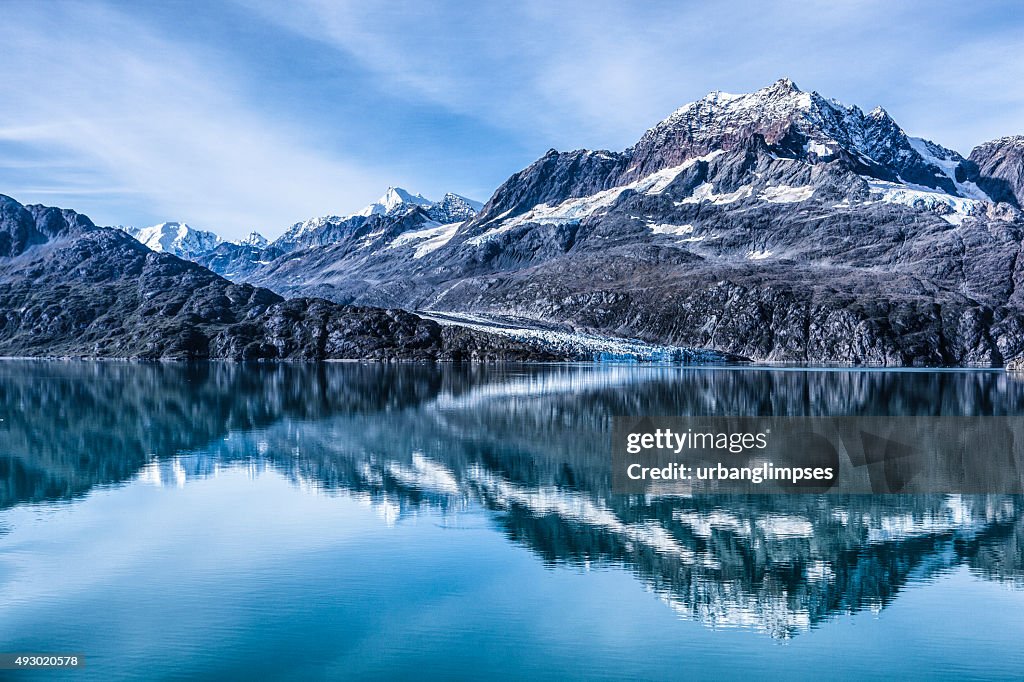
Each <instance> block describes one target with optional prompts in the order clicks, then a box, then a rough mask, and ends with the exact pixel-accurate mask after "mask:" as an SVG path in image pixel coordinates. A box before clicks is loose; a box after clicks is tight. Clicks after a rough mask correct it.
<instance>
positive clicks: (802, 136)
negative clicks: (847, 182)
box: [626, 78, 976, 197]
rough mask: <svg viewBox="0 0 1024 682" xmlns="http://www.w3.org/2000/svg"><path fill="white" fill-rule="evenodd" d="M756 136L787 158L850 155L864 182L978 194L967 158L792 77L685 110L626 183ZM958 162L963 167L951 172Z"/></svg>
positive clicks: (649, 136)
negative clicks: (926, 149) (925, 148)
mask: <svg viewBox="0 0 1024 682" xmlns="http://www.w3.org/2000/svg"><path fill="white" fill-rule="evenodd" d="M755 136H760V137H761V138H763V139H764V141H765V143H766V144H767V145H769V146H771V147H773V148H774V149H775V151H776V152H777V153H779V154H780V155H783V156H788V157H795V158H800V159H804V160H807V159H808V158H809V157H810V155H811V154H814V157H813V158H811V159H810V160H812V161H813V160H817V161H819V162H820V161H831V160H834V159H836V158H838V156H839V155H841V153H845V158H846V159H847V162H849V163H852V164H855V165H859V166H860V168H859V169H858V172H860V173H862V174H864V175H869V176H873V177H877V178H878V179H881V180H886V181H892V182H908V183H913V184H917V185H921V186H925V187H929V188H932V189H938V190H942V191H944V192H949V193H951V194H959V195H961V196H971V197H973V196H975V195H976V193H975V192H974V190H973V189H971V188H964V187H962V186H961V185H962V182H961V181H962V179H963V178H964V177H965V170H964V169H963V168H961V169H960V171H959V175H958V174H957V173H958V171H956V167H957V166H958V165H959V164H960V163H961V162H963V160H964V159H963V158H962V157H960V156H959V155H956V158H955V159H954V158H953V156H952V155H954V154H955V152H949V150H946V152H949V153H948V154H946V153H942V154H939V155H935V154H928V153H923V152H922V148H921V147H920V145H917V146H915V144H914V143H913V142H912V141H911V138H910V137H909V136H908V135H907V134H906V132H904V130H903V129H902V128H901V127H900V126H899V124H897V123H896V121H894V120H893V118H892V117H891V116H890V115H889V113H888V112H887V111H886V110H885V109H883V108H882V107H876V108H874V109H872V110H871V111H870V112H869V113H867V114H865V113H864V112H863V111H862V110H861V109H860V108H859V107H856V106H848V105H845V104H843V103H841V102H839V101H837V100H834V99H829V98H826V97H823V96H822V95H820V94H818V93H817V92H805V91H802V90H800V89H799V88H798V87H797V85H796V83H794V82H793V81H792V80H790V79H788V78H783V79H780V80H778V81H776V82H775V83H773V84H772V85H770V86H768V87H766V88H762V89H760V90H757V91H755V92H752V93H748V94H742V95H733V94H727V93H722V92H712V93H709V94H708V95H706V96H705V97H703V98H701V99H699V100H697V101H696V102H692V103H690V104H687V105H685V106H683V107H680V108H679V109H677V110H676V111H675V112H673V113H672V114H671V115H670V116H669V117H668V118H666V119H665V120H663V121H661V122H660V123H658V124H657V125H655V126H654V127H652V128H651V129H650V130H648V131H647V132H646V133H645V134H644V136H643V137H642V138H641V139H640V141H639V142H638V143H637V144H636V145H635V146H634V147H632V148H631V149H630V150H627V153H628V154H629V155H630V156H631V157H632V158H631V160H630V170H631V171H632V172H633V174H632V175H630V176H629V177H628V178H626V179H627V180H635V179H638V178H641V177H644V176H647V175H650V174H651V173H655V172H658V171H660V170H662V169H664V168H668V167H672V166H676V165H678V164H680V163H682V162H684V161H686V160H687V159H690V158H694V157H699V156H702V155H704V154H707V153H709V152H712V151H715V150H725V151H729V150H731V149H733V148H736V147H742V146H745V145H747V144H749V143H750V142H751V140H753V139H754V137H755ZM929 144H931V143H929ZM935 146H936V147H937V145H935ZM825 150H827V153H826V152H825ZM953 160H955V161H956V163H954V164H953V166H952V167H950V166H949V165H948V164H949V163H950V162H952V161H953ZM958 177H959V178H960V179H959V180H958V179H957V178H958Z"/></svg>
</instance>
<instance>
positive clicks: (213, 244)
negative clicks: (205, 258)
mask: <svg viewBox="0 0 1024 682" xmlns="http://www.w3.org/2000/svg"><path fill="white" fill-rule="evenodd" d="M121 229H122V230H123V231H125V232H127V233H128V234H130V235H131V236H132V237H134V238H135V239H136V240H138V241H139V242H141V243H142V244H144V245H145V246H146V247H148V248H150V249H151V250H153V251H158V252H162V253H170V254H173V255H175V256H178V257H179V258H186V259H193V258H196V257H198V256H201V255H203V254H205V253H208V252H210V251H213V250H214V249H215V248H217V245H218V244H220V243H221V238H220V237H218V236H217V235H216V234H214V233H213V232H207V231H205V230H197V229H195V228H194V227H191V226H189V225H188V224H187V223H180V222H166V223H160V224H159V225H152V226H150V227H142V228H138V227H122V228H121Z"/></svg>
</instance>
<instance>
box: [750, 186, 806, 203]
mask: <svg viewBox="0 0 1024 682" xmlns="http://www.w3.org/2000/svg"><path fill="white" fill-rule="evenodd" d="M812 196H814V187H812V186H810V185H804V186H803V187H791V186H789V185H775V186H774V187H769V188H767V189H765V190H764V191H763V192H761V195H760V197H759V198H761V199H763V200H764V201H767V202H769V203H772V204H795V203H797V202H800V201H807V200H808V199H810V198H811V197H812Z"/></svg>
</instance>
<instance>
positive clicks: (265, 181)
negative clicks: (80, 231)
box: [0, 0, 1024, 238]
mask: <svg viewBox="0 0 1024 682" xmlns="http://www.w3.org/2000/svg"><path fill="white" fill-rule="evenodd" d="M781 76H789V77H791V78H792V79H793V80H795V81H796V82H797V84H798V85H800V87H801V88H803V89H806V90H817V91H819V92H821V93H822V94H824V95H826V96H829V97H834V98H836V99H839V100H841V101H843V102H846V103H850V104H857V105H859V106H861V107H862V108H865V109H870V108H872V107H874V106H875V105H877V104H881V105H883V106H884V107H885V108H886V109H887V110H888V111H889V113H890V114H892V116H893V117H894V118H895V119H896V120H897V121H898V122H899V123H900V124H901V125H902V126H903V127H904V128H905V129H906V130H907V131H908V132H910V133H911V134H914V135H920V136H923V137H927V138H930V139H933V140H935V141H937V142H940V143H941V144H944V145H946V146H949V147H953V148H954V149H957V150H958V151H961V152H962V153H967V152H968V151H970V148H971V147H972V146H974V145H975V144H977V143H979V142H982V141H985V140H987V139H991V138H994V137H998V136H1001V135H1008V134H1015V133H1017V134H1020V133H1024V87H1022V86H1021V85H1020V84H1021V83H1024V11H1021V8H1020V5H1019V3H1017V2H972V3H967V2H964V3H947V2H934V1H933V2H913V1H906V2H893V1H892V0H886V1H884V2H882V1H879V2H875V1H857V2H837V3H822V2H796V1H792V2H772V1H771V0H766V1H757V0H751V1H737V2H728V3H726V2H690V3H686V2H643V3H639V2H638V3H630V4H627V3H624V2H602V1H600V0H595V1H590V2H576V1H574V0H567V1H560V2H532V1H530V0H524V1H520V2H501V1H495V2H488V3H468V2H461V3H456V2H431V3H425V2H386V1H375V2H351V3H350V2H342V1H337V2H325V1H324V2H321V1H319V0H294V1H293V2H288V3H281V2H269V1H267V2H264V1H262V0H229V1H226V2H220V3H214V2H210V3H200V2H161V3H156V2H151V3H134V2H109V3H106V2H84V1H80V2H69V3H59V2H39V1H34V0H33V1H29V2H20V1H18V0H13V1H12V0H7V1H6V2H4V3H3V37H2V41H0V77H2V82H3V84H4V95H3V96H2V97H0V193H4V194H9V195H11V196H13V197H15V198H16V199H18V200H19V201H22V202H24V203H37V202H38V203H45V204H49V205H58V206H65V207H70V208H75V209H77V210H80V211H82V212H85V213H87V214H89V215H90V217H92V218H93V219H94V220H95V221H96V222H97V223H99V224H107V225H110V224H132V225H149V224H153V223H156V222H161V221H164V220H181V221H186V222H188V223H190V224H192V225H195V226H197V227H200V228H204V229H212V230H214V231H216V232H218V233H220V234H222V235H224V236H226V237H228V238H234V237H239V236H241V235H243V234H245V233H246V232H248V231H249V230H251V229H257V230H260V231H262V232H264V233H265V234H267V235H268V236H276V235H277V234H279V233H280V232H282V231H283V229H284V228H285V227H286V226H287V225H288V224H290V223H292V222H295V221H298V220H302V219H305V218H308V217H311V216H315V215H322V214H326V213H336V214H347V213H351V212H354V211H355V210H357V209H359V208H360V207H361V206H363V205H365V204H367V203H369V202H370V201H372V200H373V199H375V198H376V197H377V196H379V195H380V194H382V193H383V191H384V189H385V188H386V187H387V186H388V185H389V184H395V185H399V186H402V187H405V188H406V189H409V190H412V191H414V192H420V193H423V194H424V195H426V196H428V197H432V198H439V197H440V196H441V195H442V194H443V193H444V192H446V191H454V192H457V193H460V194H465V195H467V196H470V197H472V198H475V199H479V200H486V199H487V198H488V197H489V196H490V194H491V192H492V191H493V190H494V189H495V188H496V187H497V186H498V185H499V184H500V183H501V182H502V181H503V180H504V179H505V178H506V177H508V176H509V175H510V174H511V173H513V172H515V171H516V170H518V169H520V168H522V167H523V166H525V165H527V164H529V163H530V162H532V161H533V160H534V159H536V158H537V157H538V156H540V155H541V154H543V153H544V152H545V151H546V150H547V149H549V148H551V147H555V148H557V149H574V148H580V147H586V148H606V149H623V148H625V147H628V146H629V145H630V144H632V143H633V142H635V141H636V139H637V138H639V136H640V135H641V134H642V133H643V131H644V130H645V129H646V128H648V127H650V126H651V125H653V124H654V123H656V122H657V121H658V120H660V119H662V118H664V117H665V116H667V115H668V114H669V113H671V112H672V110H674V109H675V108H677V107H678V106H680V105H682V104H684V103H686V102H689V101H692V100H694V99H697V98H699V97H701V96H702V95H704V94H705V93H706V92H708V91H711V90H725V91H727V92H748V91H750V90H754V89H757V88H759V87H763V86H764V85H767V84H769V83H771V82H773V81H774V80H776V79H777V78H779V77H781Z"/></svg>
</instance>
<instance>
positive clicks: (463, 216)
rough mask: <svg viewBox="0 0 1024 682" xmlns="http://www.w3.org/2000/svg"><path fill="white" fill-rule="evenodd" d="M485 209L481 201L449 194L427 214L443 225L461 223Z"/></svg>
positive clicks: (428, 210)
mask: <svg viewBox="0 0 1024 682" xmlns="http://www.w3.org/2000/svg"><path fill="white" fill-rule="evenodd" d="M483 207H484V206H483V204H481V203H480V202H479V201H473V200H472V199H468V198H466V197H464V196H461V195H459V194H453V193H451V192H449V193H447V194H445V195H444V196H443V197H441V201H439V202H437V203H436V204H433V205H432V206H431V207H430V208H429V209H427V214H428V215H429V216H430V217H431V218H432V219H433V220H436V221H437V222H439V223H441V224H442V225H444V224H449V223H461V222H463V221H465V220H469V219H470V218H472V217H473V216H475V215H476V214H477V213H479V212H480V209H482V208H483Z"/></svg>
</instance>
